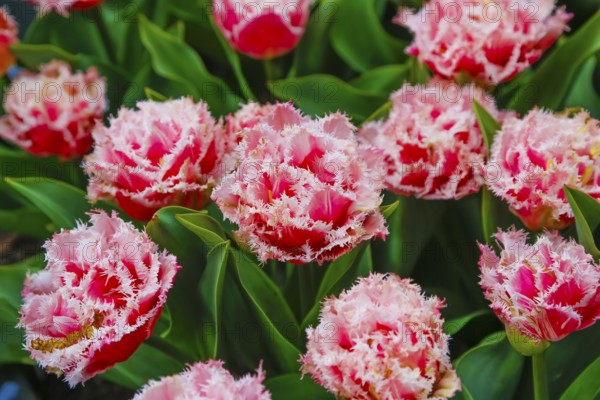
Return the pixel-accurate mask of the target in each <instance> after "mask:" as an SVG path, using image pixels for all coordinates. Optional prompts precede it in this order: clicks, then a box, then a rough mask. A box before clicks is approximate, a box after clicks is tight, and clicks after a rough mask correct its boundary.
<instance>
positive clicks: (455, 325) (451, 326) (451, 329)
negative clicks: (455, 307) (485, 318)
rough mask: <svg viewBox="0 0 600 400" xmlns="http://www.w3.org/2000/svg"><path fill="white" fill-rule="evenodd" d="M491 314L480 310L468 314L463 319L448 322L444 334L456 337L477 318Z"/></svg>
mask: <svg viewBox="0 0 600 400" xmlns="http://www.w3.org/2000/svg"><path fill="white" fill-rule="evenodd" d="M486 314H489V311H488V310H479V311H475V312H472V313H470V314H467V315H465V316H463V317H459V318H454V319H450V320H448V321H446V322H445V323H444V332H445V333H446V334H448V335H450V336H452V335H456V334H457V333H458V332H460V331H461V330H462V328H464V327H465V326H467V324H468V323H469V322H471V321H473V320H474V319H475V318H477V317H480V316H482V315H486Z"/></svg>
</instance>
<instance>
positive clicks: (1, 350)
mask: <svg viewBox="0 0 600 400" xmlns="http://www.w3.org/2000/svg"><path fill="white" fill-rule="evenodd" d="M18 322H19V312H18V311H17V309H15V308H14V307H13V306H12V305H10V304H9V303H8V301H7V300H6V299H4V298H2V297H0V329H1V332H0V333H1V334H2V340H0V365H1V364H8V363H11V364H12V363H19V364H30V365H35V362H34V361H33V360H32V359H31V358H29V354H28V353H27V352H26V351H25V350H24V349H23V330H22V329H21V328H17V327H16V325H17V323H18Z"/></svg>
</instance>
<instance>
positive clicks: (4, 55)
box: [0, 7, 19, 77]
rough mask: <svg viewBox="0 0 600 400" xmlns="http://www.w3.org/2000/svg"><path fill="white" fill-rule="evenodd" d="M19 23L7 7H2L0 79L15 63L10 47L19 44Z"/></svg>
mask: <svg viewBox="0 0 600 400" xmlns="http://www.w3.org/2000/svg"><path fill="white" fill-rule="evenodd" d="M18 33H19V32H18V29H17V22H16V21H15V19H14V18H13V17H12V16H11V15H10V14H9V13H8V10H7V9H6V8H5V7H0V77H1V76H3V75H4V74H6V71H7V70H8V68H10V67H11V66H12V65H13V64H14V63H15V55H14V54H13V53H12V52H11V51H10V46H12V45H13V44H15V43H16V42H17V40H18V39H17V34H18Z"/></svg>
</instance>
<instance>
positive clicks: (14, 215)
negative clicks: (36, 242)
mask: <svg viewBox="0 0 600 400" xmlns="http://www.w3.org/2000/svg"><path fill="white" fill-rule="evenodd" d="M48 228H50V220H49V219H48V217H47V216H46V214H44V213H43V212H41V211H40V210H38V209H35V208H32V207H21V208H18V209H9V210H7V209H0V229H2V230H3V231H4V232H10V233H16V234H20V235H25V236H32V237H36V238H47V237H48V236H50V234H51V233H52V231H51V230H50V229H48Z"/></svg>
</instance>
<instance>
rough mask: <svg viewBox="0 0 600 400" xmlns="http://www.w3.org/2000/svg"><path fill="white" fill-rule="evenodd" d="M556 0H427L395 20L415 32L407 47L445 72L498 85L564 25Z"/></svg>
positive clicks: (543, 47)
mask: <svg viewBox="0 0 600 400" xmlns="http://www.w3.org/2000/svg"><path fill="white" fill-rule="evenodd" d="M555 7H556V2H555V0H540V1H531V0H494V1H466V0H459V1H456V0H429V1H427V2H426V3H425V4H424V5H423V7H422V8H421V9H420V10H419V11H418V12H416V13H415V12H413V11H411V10H407V9H401V10H400V13H399V15H398V16H397V17H396V18H395V20H394V22H396V23H397V24H399V25H403V26H405V27H407V28H408V29H409V30H411V31H412V32H413V33H414V39H413V42H412V44H411V45H410V46H409V47H408V48H407V53H408V54H410V55H412V56H415V57H418V59H419V60H420V61H421V62H423V63H425V64H426V65H427V66H429V68H431V69H432V70H433V71H434V72H435V73H437V74H439V75H441V76H443V77H445V78H450V79H452V78H459V77H460V75H461V74H467V75H468V76H469V77H470V78H472V79H475V80H478V81H482V82H485V83H487V84H492V85H497V84H499V83H500V82H505V81H508V80H510V79H512V78H513V77H514V76H515V75H517V74H518V73H519V72H521V71H522V70H524V69H526V68H527V67H529V66H530V65H531V64H533V63H535V62H536V61H537V60H538V59H539V58H540V57H541V56H542V54H543V53H544V51H546V50H547V49H548V48H549V47H550V46H551V45H552V43H554V41H555V40H556V38H558V37H559V36H560V35H561V34H562V33H563V32H564V31H566V30H567V29H568V26H567V23H568V22H569V20H570V19H571V18H572V16H573V15H572V14H569V13H567V12H566V11H565V8H564V7H560V8H558V9H555Z"/></svg>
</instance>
